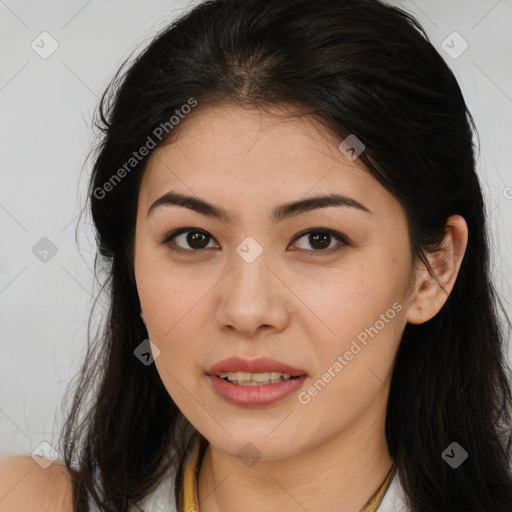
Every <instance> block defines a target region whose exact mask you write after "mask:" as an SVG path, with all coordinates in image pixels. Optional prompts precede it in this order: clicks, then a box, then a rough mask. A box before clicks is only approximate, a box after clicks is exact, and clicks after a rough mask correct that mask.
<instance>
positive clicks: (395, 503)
mask: <svg viewBox="0 0 512 512" xmlns="http://www.w3.org/2000/svg"><path fill="white" fill-rule="evenodd" d="M141 506H142V508H143V510H144V512H177V510H176V505H175V503H174V468H170V471H169V472H168V473H167V474H166V476H165V477H164V478H163V481H162V482H161V483H160V485H159V486H158V487H157V488H156V490H155V491H154V492H153V493H152V494H150V495H149V496H147V497H146V498H145V499H144V500H143V501H142V503H141ZM90 508H91V512H98V508H97V507H96V506H94V505H93V503H92V500H91V502H90ZM190 512H195V511H190ZM377 512H407V509H406V508H405V499H404V494H403V489H402V486H401V484H400V480H399V479H398V474H395V476H394V477H393V480H391V483H390V484H389V487H388V489H387V491H386V494H385V495H384V498H383V500H382V502H381V504H380V506H379V508H378V509H377Z"/></svg>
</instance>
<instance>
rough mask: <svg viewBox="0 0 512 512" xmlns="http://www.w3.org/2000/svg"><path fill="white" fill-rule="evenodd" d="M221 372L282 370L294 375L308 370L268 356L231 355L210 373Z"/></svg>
mask: <svg viewBox="0 0 512 512" xmlns="http://www.w3.org/2000/svg"><path fill="white" fill-rule="evenodd" d="M221 372H249V373H264V372H280V373H288V374H290V375H291V376H292V377H298V376H301V375H307V372H306V371H304V370H300V369H298V368H293V367H292V366H289V365H287V364H285V363H281V362H280V361H277V360H276V359H270V358H268V357H260V358H259V359H252V360H248V359H242V358H240V357H229V358H228V359H223V360H222V361H219V362H218V363H216V364H214V365H213V366H212V367H211V368H210V371H209V372H208V375H213V376H218V375H219V373H221ZM262 387H265V386H262Z"/></svg>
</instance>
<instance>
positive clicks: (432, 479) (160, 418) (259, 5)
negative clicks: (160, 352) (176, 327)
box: [61, 0, 512, 512]
mask: <svg viewBox="0 0 512 512" xmlns="http://www.w3.org/2000/svg"><path fill="white" fill-rule="evenodd" d="M191 98H193V99H194V101H196V102H197V104H198V105H199V106H205V105H209V104H212V105H213V104H220V103H223V104H232V105H243V106H251V107H257V108H266V107H271V106H280V105H290V104H293V105H296V106H300V107H301V108H303V109H304V111H308V112H312V113H315V114H317V115H318V116H319V117H320V118H321V119H322V120H323V121H324V122H325V124H326V125H327V126H328V127H329V129H330V130H332V132H333V133H334V134H335V135H337V136H339V137H340V141H341V140H343V139H344V138H345V137H346V136H347V135H348V134H356V135H357V137H358V138H359V139H360V140H362V141H363V142H364V144H365V146H366V149H365V151H364V152H363V153H362V154H361V155H360V159H361V160H362V161H363V162H364V164H365V165H366V166H367V167H368V169H369V170H370V171H371V172H372V174H373V175H374V176H375V178H376V179H378V181H379V182H380V183H382V184H383V186H385V187H386V188H387V189H388V190H389V191H390V192H391V193H392V194H393V195H394V197H396V199H397V200H398V201H399V202H400V203H401V205H402V206H403V207H404V209H405V211H406V215H407V220H408V225H409V236H410V243H411V247H412V249H413V252H414V256H415V257H417V258H418V259H419V260H421V261H423V263H425V264H426V265H427V267H428V268H429V269H430V267H429V266H428V261H427V259H426V256H425V254H426V252H428V251H434V250H436V249H437V248H438V247H439V244H440V242H441V240H442V238H443V235H444V227H445V223H446V220H447V218H448V217H449V216H450V215H453V214H459V215H461V216H463V217H464V219H465V220H466V222H467V225H468V229H469V240H468V245H467V250H466V254H465V257H464V259H463V261H462V266H461V268H460V271H459V275H458V278H457V280H456V283H455V286H454V288H453V290H452V292H451V294H450V295H449V297H448V299H447V301H446V303H445V305H444V306H443V308H442V309H441V310H440V312H439V313H438V314H437V315H436V316H435V317H434V318H432V319H431V320H430V321H428V322H425V323H424V324H420V325H412V324H407V326H406V328H405V332H404V334H403V338H402V340H401V343H400V346H399V349H398V352H397V355H396V359H395V363H394V368H393V377H392V382H391V390H390V396H389V401H388V408H387V416H386V425H385V429H386V438H387V442H388V447H389V452H390V454H391V456H392V457H393V459H395V461H396V464H397V471H398V476H399V478H400V482H401V484H402V486H403V488H404V491H405V494H406V498H407V504H408V507H409V509H410V511H411V512H425V511H429V512H431V511H436V512H438V511H451V512H454V511H461V512H462V511H464V512H467V511H474V512H479V511H481V512H490V511H493V512H510V510H512V478H511V443H512V438H511V423H512V422H511V405H512V402H511V388H510V381H509V378H508V375H509V372H510V369H509V367H508V366H507V364H506V346H505V341H506V336H505V330H504V329H505V327H506V328H507V329H509V328H510V320H509V319H508V317H507V316H506V314H504V317H505V318H506V320H507V322H504V321H503V322H501V321H500V318H499V313H500V310H501V311H502V312H503V313H505V311H504V309H503V306H502V304H501V302H500V299H499V297H498V295H497V293H496V291H495V288H494V286H493V283H492V281H491V278H490V261H489V260H490V256H489V241H488V226H487V224H486V222H487V221H486V211H485V205H484V202H483V198H482V193H481V188H480V184H479V180H478V176H477V174H476V170H475V153H476V145H475V143H474V141H473V136H474V135H476V129H475V125H474V122H473V119H472V117H471V115H470V113H469V111H468V109H467V107H466V104H465V101H464V98H463V96H462V93H461V90H460V88H459V86H458V84H457V81H456V79H455V77H454V75H453V73H452V71H451V70H450V69H449V67H448V66H447V64H446V63H445V62H444V60H443V58H442V57H441V56H440V55H439V53H438V52H437V51H436V49H435V48H434V47H433V46H432V44H431V43H430V42H429V40H428V37H427V35H426V34H425V32H424V30H423V29H422V27H421V26H420V25H419V23H418V22H417V21H416V20H415V19H414V18H413V17H412V16H411V15H409V14H408V13H406V12H404V11H403V10H401V9H399V8H397V7H391V6H389V5H386V4H384V3H381V2H380V1H377V0H343V1H341V0H339V1H334V0H315V1H311V0H210V1H206V2H203V3H201V4H199V5H197V6H196V7H194V8H193V9H192V10H190V11H189V12H187V13H186V14H184V15H182V16H181V17H180V18H179V19H178V20H177V21H174V22H173V23H171V24H170V25H169V26H168V27H167V28H165V30H163V31H161V32H160V33H159V34H158V35H157V36H156V37H155V38H154V40H153V41H152V42H151V44H149V45H148V46H147V48H146V49H145V50H144V51H142V52H141V53H140V54H139V55H138V56H137V57H136V58H134V59H133V61H130V59H128V61H127V62H125V63H124V65H123V66H122V67H121V68H120V70H119V71H118V73H117V75H116V76H115V78H114V79H113V80H112V82H111V84H110V85H109V87H108V88H107V90H106V91H105V93H104V95H103V97H102V100H101V104H100V106H99V110H98V113H99V115H98V116H97V118H96V125H97V127H98V128H99V132H98V133H99V135H100V143H99V146H98V148H97V153H96V156H95V161H94V166H93V171H92V176H91V179H90V184H89V200H90V209H91V213H92V217H93V221H94V226H95V229H96V241H97V244H98V254H97V257H96V261H95V274H96V275H97V274H98V273H99V271H100V269H101V271H103V272H105V275H106V277H105V278H104V280H103V281H102V291H103V292H105V293H106V294H107V297H108V312H107V316H106V318H105V319H104V322H103V323H102V324H101V326H100V327H99V328H98V330H97V332H96V333H95V334H94V336H91V335H90V333H89V343H88V350H87V355H86V358H85V361H84V365H83V369H82V371H81V372H80V374H79V375H77V377H76V381H75V382H74V383H73V384H74V386H73V388H72V389H73V390H74V394H73V395H72V402H71V404H70V405H69V415H68V417H67V421H66V423H65V425H64V428H63V431H62V436H61V438H62V441H61V442H62V452H63V453H64V458H65V463H66V465H67V467H68V469H69V471H70V472H71V474H72V477H73V489H74V496H75V511H77V512H78V511H85V510H88V507H87V500H88V498H89V497H90V496H92V498H93V499H94V500H95V502H96V503H97V505H98V506H99V507H100V509H101V510H102V511H116V512H120V511H127V510H129V509H131V508H133V507H134V506H135V505H136V504H137V503H139V502H140V500H141V499H142V498H143V497H145V496H147V495H148V494H149V493H150V492H151V491H153V490H154V489H155V488H156V486H157V485H158V483H159V480H160V479H161V478H162V475H163V474H164V471H166V470H167V469H169V468H173V467H175V468H176V479H175V490H176V493H177V494H176V495H177V497H178V496H179V489H180V486H181V479H182V465H183V461H184V458H185V457H186V456H187V454H188V453H189V451H190V448H191V442H192V439H193V434H194V433H195V429H194V427H193V426H192V425H191V424H190V423H189V422H188V421H187V420H186V419H185V418H184V416H183V414H182V413H181V412H180V410H179V409H178V407H177V406H176V404H175V403H174V402H173V400H172V399H171V398H170V396H169V393H168V392H167V390H166V388H165V387H164V385H163V383H162V381H161V379H160V377H159V374H158V372H157V370H156V368H155V365H154V364H152V365H149V366H145V365H143V364H141V362H140V361H139V360H138V359H137V358H136V357H135V356H134V350H135V348H136V347H137V346H138V345H139V344H140V343H141V342H142V341H143V340H145V339H146V338H147V331H146V329H145V326H144V324H143V323H142V322H141V320H140V317H139V300H138V294H137V289H136V284H135V280H134V272H133V244H134V230H135V218H136V212H137V197H138V191H139V185H140V181H141V178H142V175H143V172H144V169H145V165H146V163H147V160H148V158H149V156H150V155H151V154H152V151H153V150H150V151H149V154H148V155H146V156H145V157H144V158H141V159H140V161H137V162H134V161H131V164H130V165H129V166H128V167H127V166H126V164H127V162H129V161H130V158H132V157H133V152H134V151H138V150H139V148H140V147H142V146H143V145H145V144H147V141H148V137H152V139H153V140H154V141H155V142H156V147H158V146H159V145H161V144H162V143H164V141H165V140H166V138H164V137H162V138H161V140H160V139H158V137H155V133H160V132H158V127H161V126H162V125H163V124H164V125H165V123H167V125H165V126H167V128H168V130H166V134H167V131H168V133H169V135H168V137H167V138H169V137H172V136H173V134H175V133H177V132H178V131H179V129H180V127H181V126H182V125H183V124H184V123H186V122H187V119H186V116H185V118H184V119H181V118H180V122H179V124H177V125H176V126H174V127H171V126H170V125H169V120H170V119H171V116H173V115H176V111H177V110H178V111H180V112H183V110H180V109H182V107H183V106H184V105H186V104H190V103H189V102H190V99H191ZM171 124H172V123H171ZM171 128H172V130H171ZM155 130H156V132H155ZM132 164H133V165H132ZM123 166H124V169H125V172H124V173H122V172H121V173H119V172H118V170H119V169H122V168H123ZM114 175H116V176H117V178H119V177H120V175H122V179H117V178H115V176H114ZM107 183H110V186H106V185H105V184H107ZM430 270H431V269H430ZM91 338H92V339H91ZM70 389H71V388H70ZM454 441H455V442H457V443H458V444H460V445H461V446H462V447H463V448H464V449H465V450H466V451H467V452H468V454H469V456H468V458H467V459H466V460H465V461H464V463H463V464H462V465H460V466H459V467H458V468H457V469H454V468H452V467H450V465H448V464H447V463H446V462H445V460H443V458H442V456H441V454H442V452H443V450H445V448H446V447H448V446H449V445H450V444H451V443H452V442H454Z"/></svg>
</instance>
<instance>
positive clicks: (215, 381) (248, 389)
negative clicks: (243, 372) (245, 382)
mask: <svg viewBox="0 0 512 512" xmlns="http://www.w3.org/2000/svg"><path fill="white" fill-rule="evenodd" d="M306 377H307V376H306V375H301V376H300V377H295V378H293V379H289V380H284V381H282V382H277V383H276V384H266V385H264V386H239V385H238V384H232V383H231V382H228V381H226V380H224V379H221V378H220V377H216V376H215V375H208V379H210V382H211V383H212V386H213V390H214V391H215V392H216V393H217V395H219V396H220V397H221V398H222V399H224V400H225V401H226V402H228V403H230V404H233V405H238V406H239V407H262V406H265V405H271V404H274V403H276V402H279V400H282V399H283V398H286V397H287V396H288V395H291V394H292V393H293V392H294V391H297V390H298V389H299V388H300V387H301V386H302V384H303V383H304V381H305V380H306Z"/></svg>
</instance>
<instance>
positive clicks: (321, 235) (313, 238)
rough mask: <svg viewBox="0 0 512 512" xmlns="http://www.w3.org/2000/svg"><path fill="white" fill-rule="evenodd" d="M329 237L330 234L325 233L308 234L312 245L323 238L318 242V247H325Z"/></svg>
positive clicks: (327, 245)
mask: <svg viewBox="0 0 512 512" xmlns="http://www.w3.org/2000/svg"><path fill="white" fill-rule="evenodd" d="M329 237H330V235H329V234H327V233H317V234H314V235H310V236H309V241H310V243H311V245H312V246H313V247H316V246H315V243H318V241H319V240H321V239H323V240H322V241H321V242H320V247H318V248H319V249H325V248H326V247H329ZM326 241H327V243H326Z"/></svg>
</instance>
